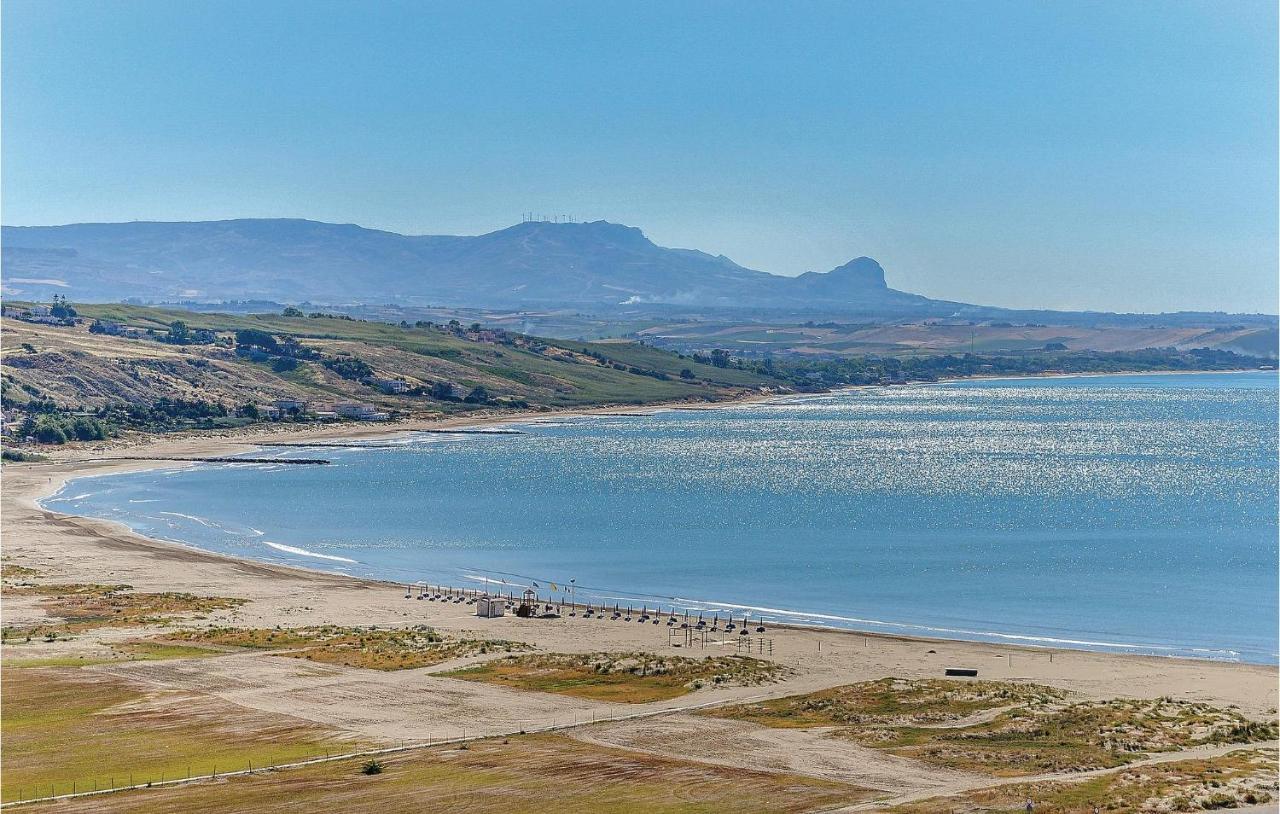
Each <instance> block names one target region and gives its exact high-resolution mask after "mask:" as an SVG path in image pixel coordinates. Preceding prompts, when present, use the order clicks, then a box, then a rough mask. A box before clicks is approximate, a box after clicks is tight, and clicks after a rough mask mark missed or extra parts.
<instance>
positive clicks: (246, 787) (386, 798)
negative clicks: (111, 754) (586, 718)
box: [58, 735, 868, 814]
mask: <svg viewBox="0 0 1280 814" xmlns="http://www.w3.org/2000/svg"><path fill="white" fill-rule="evenodd" d="M379 762H380V763H381V764H382V768H383V770H382V772H381V773H380V774H376V775H365V774H362V773H361V771H360V769H361V765H362V764H363V763H364V761H363V760H352V761H342V762H335V763H328V764H322V765H317V766H311V767H306V768H302V769H296V770H289V771H286V772H282V773H278V774H267V775H256V776H254V777H237V778H232V779H229V780H227V781H224V782H218V783H201V784H198V785H194V786H189V787H186V788H183V789H152V790H148V791H138V792H130V793H127V794H117V795H111V796H109V797H102V798H97V799H90V800H82V801H77V802H74V803H64V804H60V805H59V806H58V810H59V811H60V812H68V814H72V813H73V812H74V813H75V814H80V812H90V811H92V812H95V814H96V813H98V812H101V813H102V814H122V813H123V812H130V813H131V814H186V813H187V812H191V811H201V812H209V814H232V812H235V813H236V814H239V813H240V812H247V811H252V812H258V813H259V814H283V813H284V812H296V811H343V812H353V813H355V814H359V813H360V812H377V814H384V813H385V812H391V811H397V812H398V811H418V810H423V811H447V812H450V814H510V812H514V811H543V810H545V811H554V812H557V814H597V812H603V811H607V812H617V814H712V813H713V812H736V813H738V814H775V813H776V814H788V813H789V812H802V811H812V810H815V809H825V808H830V807H834V806H837V805H842V804H848V803H853V802H857V801H858V800H862V799H866V798H867V796H868V793H867V792H866V790H864V789H860V788H858V787H856V786H850V785H846V784H841V783H833V782H829V781H824V780H816V779H813V778H806V777H799V776H796V775H788V774H782V773H771V772H755V771H747V770H741V769H732V768H725V767H719V766H711V765H705V764H700V763H691V762H686V761H680V760H671V759H666V758H661V757H655V756H651V755H645V754H640V753H636V752H629V751H625V750H622V749H611V748H604V747H598V746H591V745H587V744H583V743H580V742H578V741H574V740H572V739H570V738H566V737H563V736H558V735H535V736H525V737H513V738H510V739H509V741H503V740H497V739H494V740H486V741H481V742H477V743H473V744H471V746H470V748H469V749H466V750H460V749H451V748H441V749H431V750H424V751H417V752H413V753H407V754H403V755H397V756H392V757H386V758H379Z"/></svg>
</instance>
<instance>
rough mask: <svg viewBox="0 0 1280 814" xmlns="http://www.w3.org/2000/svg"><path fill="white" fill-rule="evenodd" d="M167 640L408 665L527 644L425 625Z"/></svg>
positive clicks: (230, 632) (227, 632) (361, 663)
mask: <svg viewBox="0 0 1280 814" xmlns="http://www.w3.org/2000/svg"><path fill="white" fill-rule="evenodd" d="M165 639H166V640H169V641H170V642H174V641H177V642H198V643H202V644H212V645H219V646H224V647H242V648H252V649H262V650H281V651H283V652H281V654H280V655H283V656H289V657H292V658H300V659H307V660H308V661H315V662H321V663H324V664H339V665H342V666H344V667H362V668H365V669H371V670H411V669H414V668H417V667H429V666H431V665H434V664H440V663H442V662H445V661H449V660H451V659H455V658H461V657H463V656H473V655H483V654H486V653H511V652H514V651H516V650H524V649H527V647H528V645H525V644H521V643H519V642H509V641H505V640H502V639H459V638H455V637H452V636H444V635H441V634H439V633H437V632H436V631H435V630H433V629H432V628H430V627H427V626H425V625H417V626H414V627H409V628H378V627H367V628H363V627H339V626H337V625H325V626H321V627H308V628H276V629H269V628H229V627H228V628H211V629H209V630H193V631H182V632H179V633H176V634H173V635H168V636H166V637H165Z"/></svg>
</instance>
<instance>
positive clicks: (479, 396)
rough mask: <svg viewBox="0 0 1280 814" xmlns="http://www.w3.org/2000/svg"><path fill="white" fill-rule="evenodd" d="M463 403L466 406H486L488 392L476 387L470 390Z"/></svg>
mask: <svg viewBox="0 0 1280 814" xmlns="http://www.w3.org/2000/svg"><path fill="white" fill-rule="evenodd" d="M463 401H465V402H466V403H468V404H488V403H489V391H488V390H485V389H484V388H483V387H480V386H479V385H477V386H476V387H474V388H472V390H471V392H470V393H468V394H467V397H466V398H465V399H463Z"/></svg>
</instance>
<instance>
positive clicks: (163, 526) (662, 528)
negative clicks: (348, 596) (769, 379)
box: [43, 371, 1278, 663]
mask: <svg viewBox="0 0 1280 814" xmlns="http://www.w3.org/2000/svg"><path fill="white" fill-rule="evenodd" d="M1277 409H1278V403H1277V376H1276V373H1275V372H1274V371H1271V372H1263V371H1260V372H1250V373H1208V374H1168V375H1108V376H1080V377H1061V378H1027V379H1004V380H999V379H987V380H967V381H960V382H949V383H939V384H920V385H906V386H892V387H874V388H857V389H851V390H848V391H843V392H835V393H828V394H822V395H796V396H785V397H779V398H774V399H772V400H769V401H764V402H758V403H750V404H735V405H732V406H724V407H717V408H713V409H678V408H677V409H654V410H643V409H636V410H635V411H634V413H639V414H627V415H611V416H593V417H575V418H564V417H556V416H550V417H544V418H534V419H530V420H527V421H523V422H520V423H515V424H510V425H506V426H504V427H502V428H501V429H502V430H504V431H503V432H487V433H467V434H462V433H459V434H440V433H431V434H427V433H408V434H403V435H400V436H396V437H394V438H391V439H389V440H380V441H376V442H372V441H371V442H366V443H363V444H361V445H359V446H356V447H343V448H306V449H302V448H292V447H291V448H283V447H280V448H272V447H266V448H265V449H262V450H254V451H253V452H252V453H250V452H249V451H246V454H253V455H257V456H260V455H262V454H276V455H279V456H281V457H313V458H314V457H323V458H326V459H329V460H330V461H331V462H332V463H331V464H330V465H328V466H302V465H279V464H251V463H246V464H201V465H196V466H192V467H188V468H177V469H174V468H169V469H156V470H150V471H144V472H134V473H128V474H113V475H106V476H98V477H86V478H80V479H76V480H73V481H70V482H69V483H68V484H67V485H66V486H65V487H64V488H63V489H62V490H60V491H59V492H58V493H57V494H56V495H53V496H51V497H49V498H46V499H45V500H44V501H43V505H44V506H45V507H46V508H48V509H52V510H55V511H59V512H66V513H69V514H76V515H84V516H89V517H97V518H104V519H109V520H114V521H118V522H121V523H124V524H126V525H128V526H129V527H131V528H133V529H134V530H136V531H138V532H140V533H142V534H145V535H148V536H151V537H155V538H159V539H164V540H170V541H174V542H178V543H182V544H185V545H188V546H194V547H196V548H201V549H206V550H209V551H216V552H220V553H224V554H230V555H234V556H237V557H244V558H250V559H255V560H264V561H269V562H275V563H285V564H289V565H299V566H307V567H310V568H316V569H322V570H325V571H331V572H340V573H344V574H351V575H359V576H368V577H378V578H383V579H387V580H393V581H399V582H403V583H406V584H409V583H414V582H419V581H421V582H426V583H429V584H446V585H453V586H460V587H465V588H472V589H483V590H488V591H498V592H502V593H506V592H508V591H512V592H516V593H519V592H520V591H523V590H525V589H526V588H534V589H535V590H536V591H538V592H539V594H540V595H541V596H543V597H546V598H551V599H552V600H558V599H561V598H564V599H569V598H574V599H576V600H577V601H578V602H580V603H582V602H591V603H594V604H597V605H600V604H604V605H608V606H612V605H614V604H618V605H619V606H620V607H623V608H625V607H627V606H632V607H635V608H640V607H642V606H645V607H648V608H650V609H653V608H655V607H658V608H662V609H664V610H666V609H671V608H674V609H676V610H677V611H681V612H683V611H684V610H686V609H689V610H692V611H694V612H699V613H705V614H706V616H707V618H711V616H712V615H713V614H719V615H720V617H721V618H724V617H725V616H727V615H733V616H734V617H735V618H738V619H741V618H742V617H743V616H744V615H745V616H747V617H748V618H750V619H751V620H752V622H753V623H755V620H757V619H760V620H763V621H764V622H765V623H768V624H772V623H778V622H789V623H798V624H811V625H827V626H832V627H839V628H848V629H854V630H863V631H872V632H881V633H898V634H908V635H916V636H931V637H938V638H948V639H967V640H980V641H992V642H1005V643H1009V644H1020V645H1030V646H1043V647H1065V648H1081V649H1088V650H1099V651H1110V652H1133V653H1144V654H1152V655H1167V656H1182V657H1196V658H1207V659H1222V660H1235V661H1249V662H1259V663H1275V662H1276V661H1277V658H1278V654H1277V650H1278V648H1277V635H1278V632H1277V607H1278V598H1277V573H1278V563H1277V533H1278V532H1277V486H1278V484H1277ZM512 430H514V431H516V432H510V431H512ZM388 590H392V589H390V588H389V589H388Z"/></svg>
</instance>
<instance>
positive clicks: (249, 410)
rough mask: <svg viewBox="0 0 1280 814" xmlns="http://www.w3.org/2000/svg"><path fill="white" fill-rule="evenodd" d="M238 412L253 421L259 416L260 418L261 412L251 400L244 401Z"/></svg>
mask: <svg viewBox="0 0 1280 814" xmlns="http://www.w3.org/2000/svg"><path fill="white" fill-rule="evenodd" d="M239 413H240V415H241V417H243V418H252V419H253V420H254V421H257V420H258V419H259V418H262V412H261V411H260V410H258V405H256V404H254V403H253V402H251V401H250V402H246V403H245V405H244V406H243V407H241V408H240V410H239Z"/></svg>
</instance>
